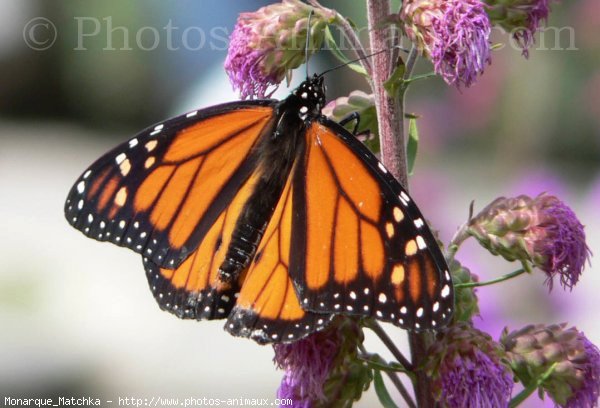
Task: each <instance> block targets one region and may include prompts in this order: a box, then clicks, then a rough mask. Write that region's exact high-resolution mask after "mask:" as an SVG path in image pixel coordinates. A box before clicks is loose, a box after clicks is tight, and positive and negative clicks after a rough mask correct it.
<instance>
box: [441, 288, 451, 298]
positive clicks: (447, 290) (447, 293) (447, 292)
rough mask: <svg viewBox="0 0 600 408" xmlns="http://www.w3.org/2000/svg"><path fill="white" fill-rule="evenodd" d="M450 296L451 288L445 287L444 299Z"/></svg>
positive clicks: (443, 290) (443, 291)
mask: <svg viewBox="0 0 600 408" xmlns="http://www.w3.org/2000/svg"><path fill="white" fill-rule="evenodd" d="M449 294H450V286H448V285H444V287H443V288H442V297H443V298H447V297H448V295H449Z"/></svg>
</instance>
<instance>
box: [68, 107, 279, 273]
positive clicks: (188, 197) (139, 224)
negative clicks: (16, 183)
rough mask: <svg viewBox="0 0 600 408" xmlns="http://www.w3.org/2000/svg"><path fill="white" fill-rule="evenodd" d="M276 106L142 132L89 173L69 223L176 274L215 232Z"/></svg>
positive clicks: (213, 114)
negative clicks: (191, 254)
mask: <svg viewBox="0 0 600 408" xmlns="http://www.w3.org/2000/svg"><path fill="white" fill-rule="evenodd" d="M274 105H275V102H274V101H256V102H235V103H230V104H225V105H220V106H216V107H212V108H208V109H205V110H201V111H195V112H191V113H188V114H187V115H182V116H180V117H177V118H174V119H171V120H168V121H166V122H164V123H162V124H159V125H157V126H154V127H151V128H148V129H146V130H145V131H143V132H141V133H140V134H138V135H137V136H135V137H134V138H133V139H131V140H129V141H128V142H127V143H123V144H122V145H120V146H118V147H116V148H115V149H114V150H112V151H110V152H109V153H107V154H105V155H104V156H103V157H101V158H100V159H99V160H97V161H96V162H95V163H94V164H92V166H90V167H89V168H88V169H87V170H86V171H85V172H84V173H83V175H82V176H81V177H80V178H79V179H78V180H77V182H76V183H75V185H74V186H73V188H72V189H71V191H70V193H69V196H68V198H67V201H66V204H65V215H66V218H67V220H68V221H69V223H70V224H71V225H73V226H74V227H75V228H77V229H79V230H80V231H82V232H83V233H85V234H86V235H87V236H89V237H91V238H94V239H97V240H100V241H110V242H113V243H115V244H117V245H120V246H125V247H128V248H130V249H132V250H134V251H136V252H139V253H142V254H144V256H146V257H147V258H149V259H150V260H151V261H152V262H153V263H154V264H156V265H157V266H160V267H169V268H170V269H174V268H176V267H178V266H179V265H180V264H181V263H182V262H183V260H184V259H186V258H187V257H188V255H189V254H190V253H191V252H192V251H194V250H195V249H196V248H197V247H198V245H199V243H200V242H201V241H202V239H203V238H204V237H205V236H206V235H207V234H208V233H209V231H210V230H211V228H213V226H214V224H215V222H216V221H217V219H218V218H219V216H220V215H221V214H222V213H223V211H224V210H225V208H226V207H227V206H228V205H229V204H230V202H231V201H232V199H233V198H234V196H235V195H236V194H237V193H238V192H239V190H240V188H241V187H242V185H243V184H244V183H245V182H246V180H248V178H249V177H250V175H251V174H252V173H253V172H254V171H255V169H256V166H257V154H256V152H255V149H254V147H255V146H256V144H257V142H258V140H259V139H260V136H261V135H262V134H264V133H265V132H268V131H269V129H270V128H271V127H272V126H273V123H272V122H273V118H274Z"/></svg>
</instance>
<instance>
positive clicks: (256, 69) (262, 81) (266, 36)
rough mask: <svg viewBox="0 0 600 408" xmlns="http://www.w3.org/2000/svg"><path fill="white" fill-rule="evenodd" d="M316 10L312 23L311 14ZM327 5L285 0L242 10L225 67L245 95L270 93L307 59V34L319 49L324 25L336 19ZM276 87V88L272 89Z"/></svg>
mask: <svg viewBox="0 0 600 408" xmlns="http://www.w3.org/2000/svg"><path fill="white" fill-rule="evenodd" d="M311 11H314V14H313V15H312V17H311V19H310V24H311V26H310V27H308V15H309V13H310V12H311ZM336 16H337V15H336V13H335V12H334V11H332V10H329V9H326V8H324V7H319V8H314V7H311V6H309V5H308V4H306V3H304V2H302V1H300V0H284V1H282V2H281V3H275V4H271V5H268V6H265V7H262V8H260V9H259V10H257V11H255V12H250V13H241V14H240V16H239V17H238V20H237V24H236V26H235V28H234V30H233V33H232V34H231V37H230V42H229V51H228V53H227V58H226V59H225V71H226V72H227V75H228V76H229V80H230V82H231V84H232V85H233V88H234V89H237V90H239V91H240V96H241V98H242V99H246V98H254V97H258V98H264V97H265V96H270V95H271V94H272V93H273V92H274V91H275V89H277V85H278V84H279V83H280V82H281V81H283V80H284V79H285V78H288V79H289V78H290V75H291V74H290V72H291V70H292V69H294V68H297V67H298V66H300V65H301V64H302V63H303V62H304V59H305V53H306V49H305V48H306V36H307V33H310V37H311V38H310V40H311V41H310V43H311V52H314V50H316V49H319V48H320V46H321V44H322V42H323V38H324V34H323V32H324V27H325V26H326V25H327V24H329V23H331V22H333V21H334V20H335V19H336ZM269 88H272V89H269Z"/></svg>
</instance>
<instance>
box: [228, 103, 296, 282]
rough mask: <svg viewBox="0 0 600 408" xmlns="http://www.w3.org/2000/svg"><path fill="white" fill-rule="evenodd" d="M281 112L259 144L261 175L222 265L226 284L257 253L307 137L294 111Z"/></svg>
mask: <svg viewBox="0 0 600 408" xmlns="http://www.w3.org/2000/svg"><path fill="white" fill-rule="evenodd" d="M286 102H288V101H284V102H282V104H285V103H286ZM279 111H280V112H281V114H279V115H278V117H277V118H276V123H277V125H276V129H275V130H274V132H272V133H270V134H264V135H263V136H262V140H261V141H260V143H259V145H258V146H257V152H258V162H259V164H258V170H257V173H258V176H256V182H255V185H254V188H253V191H252V193H251V195H250V198H249V199H248V200H247V202H246V204H245V206H244V208H243V209H242V211H241V214H240V216H239V218H238V219H237V221H236V226H235V229H234V232H233V234H232V239H231V242H230V245H229V247H228V249H227V254H226V256H225V260H224V261H223V263H222V265H221V266H220V268H219V279H220V280H221V281H223V282H226V283H231V282H234V281H236V280H237V279H238V278H239V277H240V274H241V273H242V272H243V271H244V270H245V269H246V268H247V267H248V265H249V264H250V262H251V261H252V259H254V257H255V256H256V250H257V248H258V244H259V243H260V240H261V239H262V236H263V233H264V232H265V228H266V227H267V224H268V222H269V221H270V220H271V217H272V216H273V212H274V211H275V206H276V205H277V202H278V201H279V198H280V196H281V193H282V191H283V188H284V186H285V183H286V181H287V179H288V176H289V174H290V172H291V170H292V164H293V163H294V160H295V158H296V156H297V155H298V154H301V152H302V151H303V149H302V144H303V141H304V139H303V138H302V137H300V135H301V133H302V131H301V130H303V126H304V125H303V123H302V119H301V118H300V117H299V115H297V114H295V112H294V111H292V110H289V109H280V110H279ZM299 129H301V130H300V131H299Z"/></svg>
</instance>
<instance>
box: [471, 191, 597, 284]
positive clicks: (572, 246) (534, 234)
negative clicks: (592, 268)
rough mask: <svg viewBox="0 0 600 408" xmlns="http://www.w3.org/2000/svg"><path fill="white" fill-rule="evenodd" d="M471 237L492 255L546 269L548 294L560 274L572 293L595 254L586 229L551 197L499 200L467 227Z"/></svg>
mask: <svg viewBox="0 0 600 408" xmlns="http://www.w3.org/2000/svg"><path fill="white" fill-rule="evenodd" d="M467 232H468V234H469V235H471V236H474V237H475V238H477V240H478V241H479V242H480V243H481V244H482V245H483V246H484V247H485V248H487V249H488V250H489V251H490V252H492V253H493V254H494V255H501V256H503V257H504V258H505V259H507V260H509V261H515V260H519V261H522V262H530V263H532V264H533V265H535V266H537V267H538V268H540V269H542V270H543V271H544V272H546V274H547V276H548V281H547V282H548V285H549V286H550V289H552V284H553V279H554V277H555V276H556V275H559V276H560V283H561V284H562V286H563V287H564V288H569V289H572V288H573V286H574V285H575V284H576V283H577V282H578V281H579V277H580V276H581V273H582V271H583V269H584V267H585V263H586V262H587V261H589V257H590V254H591V253H590V250H589V248H588V246H587V244H586V241H585V232H584V229H583V225H582V224H581V223H580V222H579V220H578V219H577V216H576V215H575V213H574V212H573V211H572V210H571V209H570V208H569V207H568V206H567V205H566V204H565V203H563V202H562V201H560V200H559V199H558V198H556V197H555V196H553V195H547V194H540V195H538V196H537V197H536V198H530V197H528V196H525V195H521V196H519V197H516V198H504V197H501V198H498V199H496V200H495V201H494V202H492V203H491V204H490V205H488V206H487V207H486V208H484V209H483V210H482V211H481V212H480V213H479V214H478V215H477V216H476V217H474V218H473V219H472V220H471V221H470V222H469V226H468V231H467Z"/></svg>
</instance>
